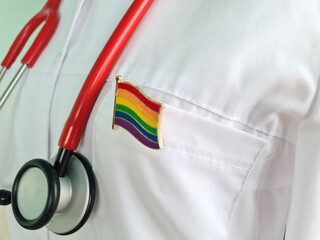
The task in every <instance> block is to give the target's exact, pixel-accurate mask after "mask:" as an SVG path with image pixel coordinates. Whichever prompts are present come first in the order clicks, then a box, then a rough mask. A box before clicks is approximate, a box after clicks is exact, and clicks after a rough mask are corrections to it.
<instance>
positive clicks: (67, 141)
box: [59, 0, 154, 151]
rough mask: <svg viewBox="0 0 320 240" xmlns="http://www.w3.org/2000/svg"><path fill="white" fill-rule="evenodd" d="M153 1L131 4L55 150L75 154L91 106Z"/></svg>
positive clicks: (75, 106) (91, 73)
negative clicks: (73, 152)
mask: <svg viewBox="0 0 320 240" xmlns="http://www.w3.org/2000/svg"><path fill="white" fill-rule="evenodd" d="M153 2H154V0H135V1H134V2H133V3H132V4H131V6H130V8H129V9H128V11H127V12H126V14H125V15H124V17H123V18H122V20H121V21H120V23H119V25H118V26H117V28H116V29H115V31H114V32H113V34H112V36H111V37H110V39H109V41H108V42H107V43H106V45H105V47H104V48H103V50H102V52H101V53H100V55H99V57H98V58H97V60H96V62H95V64H94V65H93V67H92V69H91V71H90V73H89V75H88V76H87V79H86V81H85V83H84V85H83V86H82V89H81V90H80V93H79V95H78V97H77V99H76V102H75V104H74V106H73V108H72V110H71V113H70V115H69V118H68V120H67V122H66V123H65V126H64V129H63V131H62V134H61V136H60V140H59V146H60V147H61V148H63V149H67V150H71V151H73V150H76V149H77V147H78V145H79V142H80V139H81V137H82V135H83V132H84V129H85V126H86V123H87V121H88V118H89V116H90V113H91V110H92V108H93V105H94V103H95V102H96V99H97V97H98V95H99V93H100V91H101V89H102V87H103V85H104V83H105V81H106V79H107V77H108V75H109V73H110V71H111V69H112V67H113V66H114V64H115V62H116V60H117V59H118V57H119V55H120V54H121V52H122V50H123V49H124V47H125V45H126V43H127V42H128V40H129V39H130V37H131V35H132V34H133V32H134V31H135V29H136V28H137V26H138V25H139V23H140V22H141V20H142V18H143V17H144V15H145V14H146V12H147V11H148V9H149V8H150V6H151V5H152V3H153Z"/></svg>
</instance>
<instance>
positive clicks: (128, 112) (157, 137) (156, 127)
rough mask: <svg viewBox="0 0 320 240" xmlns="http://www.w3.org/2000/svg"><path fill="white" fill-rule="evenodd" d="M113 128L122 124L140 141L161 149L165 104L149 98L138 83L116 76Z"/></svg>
mask: <svg viewBox="0 0 320 240" xmlns="http://www.w3.org/2000/svg"><path fill="white" fill-rule="evenodd" d="M116 81H117V83H116V84H117V85H116V94H115V101H114V111H113V123H112V128H113V129H116V128H117V126H120V127H122V128H124V129H126V130H127V131H128V132H129V133H130V134H132V135H133V136H134V137H135V138H136V139H137V140H138V141H139V142H141V143H142V144H144V145H145V146H147V147H149V148H152V149H161V148H162V141H161V134H160V119H161V115H162V114H161V113H162V110H163V107H164V105H163V104H162V103H160V102H157V101H155V100H153V99H151V98H149V97H148V96H147V95H146V94H144V93H143V92H142V90H141V89H140V88H139V87H137V86H136V85H134V84H132V83H129V82H125V81H122V77H121V76H117V78H116Z"/></svg>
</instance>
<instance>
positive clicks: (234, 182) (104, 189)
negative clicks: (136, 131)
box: [0, 0, 320, 240]
mask: <svg viewBox="0 0 320 240" xmlns="http://www.w3.org/2000/svg"><path fill="white" fill-rule="evenodd" d="M131 2H132V1H129V0H121V1H120V0H119V1H111V0H63V1H62V2H61V6H60V8H59V12H60V17H61V20H60V23H59V26H58V29H57V31H56V33H55V35H54V36H53V38H52V40H51V41H50V43H49V45H48V46H47V48H46V49H45V50H44V52H43V54H42V55H41V56H40V58H39V60H38V61H37V63H36V65H35V66H34V67H33V68H32V69H31V70H30V71H28V72H27V73H26V75H25V76H24V77H23V79H22V80H21V81H20V82H19V83H18V85H17V87H16V88H15V89H14V92H13V93H12V94H11V96H10V98H9V99H8V101H7V102H6V104H5V105H4V107H3V108H2V109H1V110H0V185H2V186H3V187H5V188H7V189H10V188H11V187H12V183H13V180H14V177H15V175H16V173H17V172H18V170H19V168H20V167H21V166H22V165H23V164H24V163H25V162H27V161H28V160H31V159H34V158H43V159H50V158H52V157H54V155H55V154H56V152H57V149H58V145H57V144H58V140H59V136H60V133H61V131H62V128H63V126H64V123H65V121H66V119H67V117H68V114H69V112H70V110H71V108H72V105H73V103H74V101H75V99H76V96H77V94H78V92H79V90H80V88H81V86H82V84H83V82H84V80H85V79H86V76H87V74H88V72H89V71H90V69H91V67H92V65H93V63H94V61H95V59H96V58H97V56H98V55H99V53H100V51H101V50H102V48H103V46H104V45H105V43H106V42H107V40H108V38H109V37H110V35H111V33H112V32H113V30H114V29H115V27H116V25H117V24H118V22H119V21H120V19H121V17H122V16H123V14H124V13H125V11H126V10H127V8H128V7H129V6H130V4H131ZM18 67H19V63H16V64H15V65H14V66H13V67H12V69H11V70H10V72H8V74H7V75H6V77H5V79H6V80H3V81H2V82H1V84H0V89H1V90H3V89H4V88H5V86H4V85H5V84H6V83H7V82H8V81H9V79H10V78H11V77H12V75H13V73H14V72H15V71H16V70H17V69H18ZM118 74H121V75H122V76H123V78H124V80H126V81H130V82H132V83H135V84H136V85H138V86H139V87H140V88H142V89H143V90H144V91H145V92H146V93H147V94H148V95H149V96H150V97H152V98H153V99H156V100H157V101H160V102H163V103H164V105H165V108H164V112H163V116H162V120H161V122H162V123H161V134H162V139H163V145H164V147H163V149H162V150H157V151H156V150H152V149H148V148H146V147H145V146H143V145H142V144H140V143H139V142H138V141H136V139H135V138H133V137H132V136H131V135H130V134H129V133H128V132H126V131H125V130H124V129H121V128H119V129H118V130H116V131H115V130H112V115H113V100H114V88H115V76H116V75H118ZM319 84H320V1H317V0H308V1H306V0H268V1H263V0H245V1H236V0H230V1H222V0H198V1H192V0H155V3H154V4H153V6H152V7H151V9H150V10H149V12H148V13H147V15H146V16H145V18H144V19H143V21H142V22H141V24H140V25H139V27H138V29H137V31H136V32H135V33H134V35H133V37H132V38H131V40H130V41H129V43H128V45H127V46H126V48H125V50H124V52H123V53H122V55H121V56H120V58H119V60H118V61H117V63H116V65H115V66H114V68H113V70H112V72H111V74H110V75H109V77H108V79H106V83H105V85H104V87H103V89H102V91H101V93H100V96H99V98H98V100H97V102H96V104H95V106H94V109H93V111H92V113H91V116H90V119H89V122H88V124H87V127H86V131H85V134H84V137H83V140H82V142H81V144H80V147H79V149H78V150H77V151H78V152H80V153H82V154H83V155H84V156H86V157H87V158H88V159H89V160H90V162H91V164H92V166H93V169H94V172H95V174H96V181H97V188H98V192H97V198H96V204H95V207H94V210H93V213H92V215H91V217H90V219H89V220H88V222H87V224H86V225H85V226H84V227H83V228H82V229H81V230H80V231H78V232H77V233H75V234H73V235H70V236H67V237H61V236H58V235H55V234H53V233H50V232H48V231H47V230H46V229H45V228H43V229H40V230H37V231H28V230H25V229H22V228H21V227H20V226H19V225H18V223H17V222H16V221H15V219H14V217H13V214H12V210H11V208H10V207H6V218H7V225H8V230H9V235H10V239H11V240H15V239H32V240H45V239H50V240H58V239H68V240H69V239H70V240H71V239H77V240H82V239H97V240H106V239H110V240H129V239H130V240H132V239H134V240H169V239H170V240H178V239H179V240H195V239H196V240H282V239H283V237H284V234H285V231H286V239H287V240H316V239H320V227H319V226H320V147H319V146H320V110H319V107H320V106H319V103H320V100H319V97H318V96H319ZM285 229H286V230H285Z"/></svg>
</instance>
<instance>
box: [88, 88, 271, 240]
mask: <svg viewBox="0 0 320 240" xmlns="http://www.w3.org/2000/svg"><path fill="white" fill-rule="evenodd" d="M113 99H114V97H113V96H112V94H111V93H110V94H109V93H108V94H107V95H106V96H105V98H104V100H103V101H102V102H101V105H100V106H99V109H98V111H97V114H96V118H95V126H94V131H93V159H94V168H95V171H96V175H97V180H98V185H99V199H100V201H99V202H100V204H99V205H98V207H99V208H100V209H99V211H97V213H96V214H97V217H96V220H97V221H101V222H104V227H103V228H99V231H101V233H100V234H103V235H102V236H109V237H110V239H112V238H113V239H115V238H119V239H132V238H133V236H134V238H135V239H202V240H206V239H219V240H223V239H227V238H228V237H227V227H228V226H227V225H228V220H229V217H230V212H231V209H232V206H233V204H234V202H235V200H236V198H237V196H238V194H239V192H240V190H241V188H242V186H243V184H244V181H245V179H246V176H247V174H248V172H249V170H250V168H251V166H252V165H253V163H254V161H255V159H256V158H257V156H258V155H259V153H260V151H261V149H262V148H263V146H264V145H265V140H264V139H261V138H258V137H256V136H253V135H251V134H248V133H246V132H243V131H240V130H237V129H234V128H230V127H226V126H224V125H222V124H220V123H217V122H216V121H213V120H211V119H206V118H203V117H200V116H198V115H196V114H194V113H191V112H188V111H184V110H181V109H178V108H176V107H174V106H171V105H170V104H165V107H164V111H163V115H162V119H161V135H162V141H163V149H161V150H153V149H149V148H147V147H145V146H144V145H142V144H141V143H140V142H138V141H137V140H136V139H135V138H134V137H133V136H131V135H130V134H129V133H128V132H127V131H126V130H124V129H122V128H121V127H119V128H118V129H117V130H112V128H111V125H112V111H113ZM97 224H101V223H99V222H97ZM107 239H108V238H107Z"/></svg>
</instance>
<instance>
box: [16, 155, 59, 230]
mask: <svg viewBox="0 0 320 240" xmlns="http://www.w3.org/2000/svg"><path fill="white" fill-rule="evenodd" d="M30 168H39V169H40V170H41V171H42V172H43V173H44V175H45V176H46V180H47V184H48V196H47V201H46V205H45V208H44V209H43V211H42V212H41V214H40V216H39V217H37V218H35V219H33V220H28V219H26V218H24V217H23V216H22V214H21V212H20V209H19V206H18V189H19V183H20V180H21V177H22V176H23V174H24V173H25V172H26V171H27V170H28V169H30ZM59 199H60V182H59V178H58V175H57V173H56V171H55V170H54V168H53V166H52V165H51V164H50V163H49V162H48V161H45V160H42V159H33V160H31V161H29V162H27V163H26V164H24V165H23V166H22V168H21V169H20V170H19V172H18V174H17V176H16V178H15V180H14V183H13V187H12V210H13V213H14V216H15V218H16V220H17V221H18V223H19V224H20V225H21V226H22V227H24V228H26V229H30V230H35V229H39V228H41V227H43V226H45V225H46V224H47V223H48V222H49V221H50V219H51V218H52V216H53V215H54V213H55V211H56V209H57V207H58V204H59Z"/></svg>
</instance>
